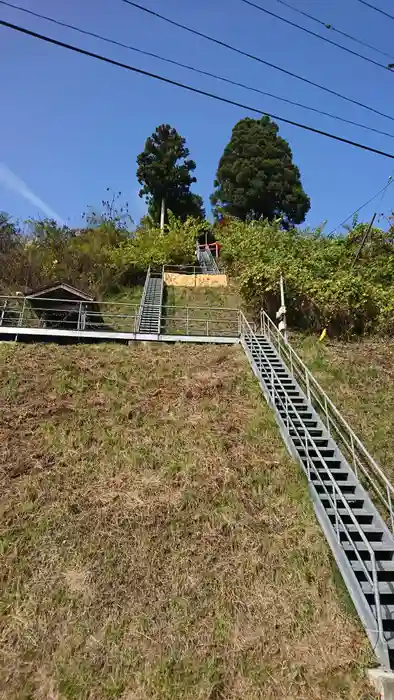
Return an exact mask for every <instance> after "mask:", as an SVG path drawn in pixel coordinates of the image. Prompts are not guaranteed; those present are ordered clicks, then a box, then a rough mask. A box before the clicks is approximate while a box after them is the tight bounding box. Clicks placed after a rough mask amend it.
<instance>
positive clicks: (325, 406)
mask: <svg viewBox="0 0 394 700" xmlns="http://www.w3.org/2000/svg"><path fill="white" fill-rule="evenodd" d="M324 412H325V414H326V424H327V430H328V434H330V419H329V417H328V406H327V394H324Z"/></svg>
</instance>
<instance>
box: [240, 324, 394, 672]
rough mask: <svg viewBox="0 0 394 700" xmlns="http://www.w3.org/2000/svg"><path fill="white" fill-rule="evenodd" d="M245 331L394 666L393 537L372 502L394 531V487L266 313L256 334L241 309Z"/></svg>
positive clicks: (359, 600) (381, 650) (384, 654)
mask: <svg viewBox="0 0 394 700" xmlns="http://www.w3.org/2000/svg"><path fill="white" fill-rule="evenodd" d="M240 332H241V343H242V345H243V348H244V350H245V353H246V355H247V357H248V359H249V361H250V364H251V366H252V369H253V371H254V374H255V375H256V377H257V379H258V380H259V383H260V386H261V388H262V390H263V392H264V395H265V397H266V399H267V401H268V403H269V404H270V406H271V407H272V408H273V409H274V412H275V415H276V419H277V422H278V424H279V427H280V430H281V433H282V436H283V439H284V441H285V443H286V445H287V447H288V449H289V451H290V452H291V454H292V455H293V456H294V457H295V458H296V459H297V460H298V462H299V463H300V465H301V467H302V469H303V471H304V472H305V475H306V477H307V479H308V485H309V490H310V495H311V498H312V501H313V504H314V508H315V512H316V515H317V518H318V520H319V522H320V525H321V527H322V529H323V531H324V534H325V536H326V538H327V540H328V542H329V545H330V547H331V550H332V552H333V554H334V556H335V559H336V562H337V565H338V568H339V570H340V572H341V574H342V577H343V579H344V581H345V584H346V586H347V588H348V591H349V593H350V595H351V598H352V600H353V602H354V605H355V607H356V609H357V612H358V614H359V616H360V618H361V621H362V623H363V625H364V627H365V630H366V632H367V634H368V637H369V639H370V642H371V645H372V647H373V649H374V651H375V653H376V655H377V657H378V658H379V660H380V662H381V663H382V665H383V666H386V667H389V668H394V537H393V534H392V532H390V530H389V527H388V526H387V524H386V522H385V520H384V519H383V517H382V516H381V515H380V513H379V511H378V508H377V507H376V505H375V503H374V502H373V500H372V498H373V497H376V499H377V500H378V501H379V510H380V511H382V513H383V514H385V513H387V514H388V521H389V522H390V523H391V528H392V525H393V509H392V506H391V503H392V498H393V500H394V489H393V487H392V486H391V484H390V482H389V481H388V480H387V478H386V477H385V475H384V474H383V472H382V471H381V470H380V468H379V467H378V465H377V464H376V463H375V462H374V460H373V459H372V457H371V456H370V455H369V454H368V452H367V450H366V449H365V448H364V446H363V445H362V443H361V441H360V440H359V439H358V438H357V436H356V435H355V434H354V433H353V431H352V430H351V428H350V427H349V426H348V425H347V423H346V421H345V420H344V419H343V418H342V416H341V415H340V413H339V411H338V410H337V409H336V408H335V406H334V405H333V404H332V403H331V402H330V400H329V398H328V397H327V395H326V394H325V392H324V390H323V389H322V388H321V387H320V385H319V384H318V382H317V381H316V380H315V379H314V377H313V375H311V373H310V372H309V370H308V369H307V368H306V367H305V365H304V363H303V362H302V360H301V359H300V358H299V357H298V355H297V354H296V353H295V351H294V350H293V349H292V348H291V346H290V345H289V344H288V343H287V342H285V341H284V340H283V338H282V336H281V335H280V333H279V332H278V330H277V328H276V326H275V325H274V324H273V323H272V322H271V321H270V319H269V318H268V316H265V315H264V319H263V328H262V334H261V335H256V334H255V333H254V332H253V330H252V329H251V327H250V325H249V323H248V322H247V320H246V319H245V317H244V316H243V314H241V318H240ZM304 390H305V393H304ZM339 445H341V448H342V447H343V451H342V449H340V447H339ZM361 481H363V483H364V485H365V487H370V490H371V494H370V493H368V492H367V490H366V488H364V486H363V485H362V484H361ZM376 499H375V498H374V500H376ZM392 529H393V528H392Z"/></svg>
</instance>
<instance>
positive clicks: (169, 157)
mask: <svg viewBox="0 0 394 700" xmlns="http://www.w3.org/2000/svg"><path fill="white" fill-rule="evenodd" d="M185 144H186V141H185V139H184V138H183V137H182V136H180V134H178V132H177V130H176V129H174V128H172V127H171V126H169V124H162V125H161V126H158V127H157V129H156V131H155V132H154V133H153V134H152V136H150V137H149V138H148V139H147V140H146V142H145V148H144V150H143V151H142V153H140V155H139V156H138V157H137V164H138V169H137V178H138V182H139V183H140V185H142V188H141V189H140V191H139V196H140V197H145V200H146V202H147V204H148V212H149V214H150V216H151V217H152V218H153V220H154V221H156V222H158V221H159V219H160V208H161V201H162V199H164V202H165V206H166V211H168V210H169V209H170V210H171V211H172V213H173V214H175V216H177V217H179V218H180V219H186V217H187V216H189V215H190V216H196V217H201V218H204V216H205V212H204V207H203V201H202V198H201V197H200V196H199V195H196V194H194V193H193V192H191V191H190V186H191V185H192V184H193V182H196V181H197V180H196V178H195V177H194V176H193V175H192V174H191V173H192V172H193V171H194V170H195V169H196V164H195V162H194V161H193V160H188V157H189V149H188V148H187V147H186V145H185Z"/></svg>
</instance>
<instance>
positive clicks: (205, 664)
mask: <svg viewBox="0 0 394 700" xmlns="http://www.w3.org/2000/svg"><path fill="white" fill-rule="evenodd" d="M0 404H1V405H0V415H1V427H0V445H1V448H0V449H1V450H2V451H1V463H2V485H1V511H2V515H1V523H2V527H1V556H2V562H1V572H2V574H1V575H2V626H1V637H0V639H1V648H2V654H1V662H0V663H1V669H0V678H1V681H0V697H1V698H4V699H5V698H7V700H28V699H29V700H74V699H75V700H76V699H78V700H80V699H82V700H109V699H112V698H120V699H121V700H145V699H155V700H159V699H160V700H178V699H179V700H180V699H182V700H195V699H198V698H200V699H201V700H202V699H203V700H220V699H222V700H241V699H242V700H245V699H247V700H257V699H259V700H270V699H275V700H283V699H284V698H286V699H287V700H296V699H297V700H333V699H334V698H335V699H336V700H338V699H339V698H346V699H347V700H356V699H357V700H367V699H370V698H373V697H375V696H374V695H372V694H371V693H370V691H369V690H368V688H367V686H366V683H365V680H364V675H363V674H364V668H365V666H367V665H369V664H370V663H371V661H372V659H371V653H370V651H369V647H368V644H367V641H366V637H365V635H364V633H363V632H362V631H361V630H360V627H359V624H358V622H357V621H356V620H355V618H354V617H353V616H352V615H351V614H350V613H349V611H348V609H347V604H346V603H347V601H346V597H345V596H344V594H343V592H342V589H341V587H339V588H338V587H337V585H336V583H335V581H334V578H335V573H334V569H333V565H332V561H331V557H330V555H329V553H328V549H327V546H326V544H325V542H324V540H323V536H322V535H321V533H320V530H319V528H318V525H317V524H316V522H315V519H314V516H313V513H312V510H311V506H310V504H309V500H308V496H307V491H306V486H305V483H304V480H303V478H302V477H301V475H300V472H299V470H298V468H297V467H296V466H295V465H294V464H293V463H292V462H291V460H290V459H289V457H288V456H287V453H286V452H285V449H284V447H283V445H282V443H281V440H280V437H279V435H278V431H277V429H276V427H275V424H274V420H273V418H272V416H271V415H270V412H269V410H268V408H267V407H266V405H265V403H264V401H263V400H262V398H261V395H260V393H259V390H258V389H257V387H256V385H255V382H254V380H253V379H252V377H251V373H250V370H249V368H248V366H247V364H246V361H245V359H244V357H243V355H242V353H241V351H240V350H239V349H237V348H234V347H233V348H216V347H203V348H196V347H192V346H189V347H185V346H181V347H170V346H163V345H160V346H153V345H149V346H143V345H141V346H132V347H130V348H126V347H120V346H105V345H101V346H96V347H94V348H92V347H88V346H83V347H78V346H73V347H56V346H44V345H36V346H32V347H28V346H23V345H20V346H14V345H11V344H7V345H2V346H0Z"/></svg>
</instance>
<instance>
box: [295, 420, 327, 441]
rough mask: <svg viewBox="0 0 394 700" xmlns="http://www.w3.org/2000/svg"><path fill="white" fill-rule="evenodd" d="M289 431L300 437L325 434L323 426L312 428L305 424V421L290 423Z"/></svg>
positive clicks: (314, 436) (318, 436)
mask: <svg viewBox="0 0 394 700" xmlns="http://www.w3.org/2000/svg"><path fill="white" fill-rule="evenodd" d="M289 433H290V435H291V436H293V435H298V437H300V436H303V435H309V436H310V437H313V438H320V437H322V435H323V431H322V430H321V428H310V427H308V426H305V425H304V424H303V423H301V425H294V423H290V424H289ZM315 442H316V440H315Z"/></svg>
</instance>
